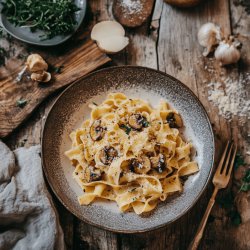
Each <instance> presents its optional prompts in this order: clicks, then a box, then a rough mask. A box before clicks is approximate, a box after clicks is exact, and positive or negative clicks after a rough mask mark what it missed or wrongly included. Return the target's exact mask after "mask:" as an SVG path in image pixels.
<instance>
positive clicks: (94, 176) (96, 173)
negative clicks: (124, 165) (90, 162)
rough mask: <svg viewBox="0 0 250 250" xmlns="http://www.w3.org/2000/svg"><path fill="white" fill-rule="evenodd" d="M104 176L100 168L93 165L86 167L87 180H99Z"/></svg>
mask: <svg viewBox="0 0 250 250" xmlns="http://www.w3.org/2000/svg"><path fill="white" fill-rule="evenodd" d="M101 177H102V174H101V171H100V169H95V168H94V167H93V166H89V167H88V168H86V172H85V178H86V181H87V182H92V181H99V180H100V179H101Z"/></svg>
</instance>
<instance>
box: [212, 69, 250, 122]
mask: <svg viewBox="0 0 250 250" xmlns="http://www.w3.org/2000/svg"><path fill="white" fill-rule="evenodd" d="M208 87H209V90H208V99H209V101H211V102H212V103H213V104H214V105H215V106H217V107H218V109H219V114H220V115H222V116H223V117H224V118H226V119H228V120H231V119H232V117H233V116H240V117H247V118H250V98H249V96H248V94H249V93H247V89H248V88H249V87H250V73H247V74H246V75H245V76H244V77H243V76H242V75H241V76H240V78H239V79H238V80H234V79H232V78H230V77H227V78H225V79H223V81H221V82H210V83H209V84H208Z"/></svg>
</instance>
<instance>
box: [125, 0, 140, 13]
mask: <svg viewBox="0 0 250 250" xmlns="http://www.w3.org/2000/svg"><path fill="white" fill-rule="evenodd" d="M121 6H122V7H123V8H124V9H126V11H127V13H128V14H135V13H139V12H140V11H141V10H142V3H141V0H122V1H121Z"/></svg>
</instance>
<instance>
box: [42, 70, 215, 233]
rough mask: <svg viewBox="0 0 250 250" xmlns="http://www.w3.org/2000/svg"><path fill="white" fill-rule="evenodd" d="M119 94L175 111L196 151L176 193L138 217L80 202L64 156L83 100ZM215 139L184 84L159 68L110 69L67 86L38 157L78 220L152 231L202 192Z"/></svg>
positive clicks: (109, 205)
mask: <svg viewBox="0 0 250 250" xmlns="http://www.w3.org/2000/svg"><path fill="white" fill-rule="evenodd" d="M114 91H116V92H118V91H119V92H123V93H125V94H126V95H128V96H130V97H132V98H133V97H137V98H138V97H139V98H142V99H144V100H146V101H148V102H149V103H151V104H152V105H153V106H154V105H156V104H158V103H159V100H160V99H161V98H163V99H165V100H167V101H168V102H169V103H170V105H171V106H172V107H174V108H175V109H176V110H178V111H179V112H180V114H181V115H182V118H183V120H184V125H185V131H184V135H185V137H186V138H187V139H188V140H189V141H191V142H192V143H193V147H194V148H195V150H196V151H197V154H196V156H195V157H194V159H195V160H196V161H197V162H198V164H199V167H200V171H199V172H198V173H197V174H195V175H192V176H189V178H188V179H187V181H186V182H185V184H184V190H183V192H182V193H181V194H179V195H175V196H174V197H171V198H170V199H168V200H167V201H165V202H161V203H160V204H159V205H158V207H157V208H156V209H155V210H154V211H153V212H152V213H150V214H148V215H144V216H138V215H136V214H135V213H133V212H130V213H124V214H123V213H120V212H119V210H118V208H117V206H116V204H115V203H114V202H111V201H110V202H108V201H105V202H104V201H103V202H102V201H98V202H94V203H93V204H91V205H89V206H80V205H79V204H78V201H77V195H80V194H81V193H82V191H81V189H80V187H79V186H78V185H77V184H76V183H75V181H74V180H73V179H72V172H73V167H72V166H71V164H70V161H69V160H68V159H67V158H66V157H65V156H64V151H66V150H68V149H69V148H70V146H71V141H70V139H69V134H70V132H71V131H72V130H74V129H75V128H77V127H79V126H80V124H81V123H82V122H83V120H84V119H86V118H87V117H88V115H89V114H90V109H89V108H88V104H89V103H92V102H95V103H100V102H101V101H103V100H104V99H105V98H106V96H107V94H108V93H110V92H114ZM213 159H214V137H213V132H212V128H211V125H210V122H209V119H208V116H207V114H206V111H205V110H204V108H203V106H202V104H201V103H200V101H199V100H198V99H197V97H196V96H195V95H194V94H193V92H192V91H191V90H189V89H188V88H187V87H186V86H185V85H184V84H182V83H181V82H179V81H178V80H176V79H175V78H173V77H172V76H169V75H166V74H164V73H162V72H159V71H156V70H153V69H149V68H143V67H134V66H121V67H112V68H107V69H103V70H100V71H96V72H94V73H92V74H89V75H88V76H86V77H84V78H83V79H82V80H80V81H78V82H76V83H74V84H72V85H71V86H70V87H68V88H67V89H66V90H65V91H64V92H63V93H62V94H61V95H60V97H59V98H58V99H57V101H56V102H55V104H54V105H53V107H52V108H51V110H50V113H49V114H48V117H47V120H46V123H45V125H44V130H43V138H42V160H43V168H44V172H45V175H46V177H47V179H48V182H49V184H50V186H51V188H52V190H53V191H54V193H55V194H56V195H57V197H58V199H59V200H60V201H61V202H62V203H63V204H64V206H65V207H66V208H67V209H68V210H69V211H70V212H72V213H73V214H74V215H76V216H77V217H78V218H79V219H82V220H84V221H86V222H87V223H90V224H92V225H95V226H98V227H101V228H104V229H107V230H111V231H115V232H124V233H136V232H137V233H138V232H144V231H149V230H153V229H156V228H159V227H162V226H164V225H167V224H168V223H171V222H173V221H175V220H176V219H178V218H180V217H181V216H182V215H184V214H185V213H186V212H187V211H188V210H189V209H190V208H191V207H192V206H193V205H194V204H195V203H196V201H197V200H198V198H199V197H200V196H201V194H202V192H203V191H204V189H205V187H206V185H207V183H208V180H209V177H210V174H211V171H212V166H213Z"/></svg>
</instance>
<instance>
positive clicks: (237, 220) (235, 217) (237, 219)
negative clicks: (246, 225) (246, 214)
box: [229, 210, 241, 226]
mask: <svg viewBox="0 0 250 250" xmlns="http://www.w3.org/2000/svg"><path fill="white" fill-rule="evenodd" d="M229 217H230V219H231V222H232V224H233V225H235V226H239V225H240V224H241V216H240V214H239V212H238V211H237V210H234V211H232V212H231V213H229Z"/></svg>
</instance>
